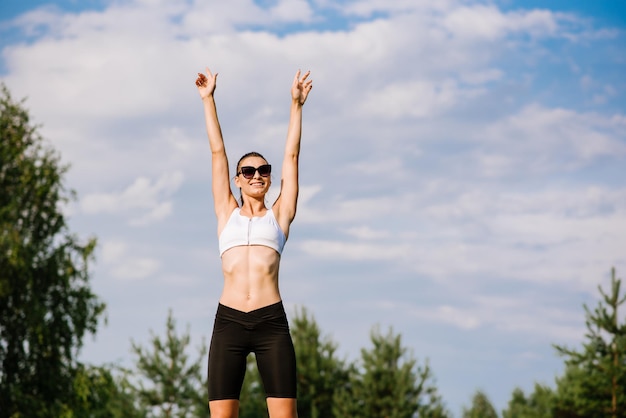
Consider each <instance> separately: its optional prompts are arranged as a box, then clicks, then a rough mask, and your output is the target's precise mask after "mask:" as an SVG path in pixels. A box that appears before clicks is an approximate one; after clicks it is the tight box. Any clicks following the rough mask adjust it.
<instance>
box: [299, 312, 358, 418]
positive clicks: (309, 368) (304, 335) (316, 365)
mask: <svg viewBox="0 0 626 418" xmlns="http://www.w3.org/2000/svg"><path fill="white" fill-rule="evenodd" d="M291 334H292V337H293V341H294V346H295V350H296V358H297V370H298V373H297V374H298V417H299V418H330V417H332V416H333V412H332V410H333V397H334V394H335V392H336V391H337V390H338V389H339V388H341V387H344V386H345V385H346V383H347V382H348V371H347V369H346V366H345V362H344V361H342V360H339V359H338V358H337V357H336V355H335V353H336V350H337V345H336V344H335V343H334V342H332V341H331V340H330V339H329V338H322V336H321V331H320V329H319V326H318V325H317V323H316V322H315V318H314V317H313V316H312V315H309V313H308V312H307V310H306V309H305V308H301V309H300V310H299V311H297V312H296V315H295V318H294V319H293V322H292V326H291Z"/></svg>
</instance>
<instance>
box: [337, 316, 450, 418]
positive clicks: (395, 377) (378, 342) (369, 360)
mask: <svg viewBox="0 0 626 418" xmlns="http://www.w3.org/2000/svg"><path fill="white" fill-rule="evenodd" d="M370 338H371V342H372V344H373V347H372V348H371V349H370V350H366V349H362V350H361V360H360V364H359V365H358V366H357V365H351V367H350V368H349V382H348V384H347V386H346V387H343V388H341V389H340V390H339V391H338V392H337V393H336V394H335V397H334V407H333V412H334V416H337V417H361V418H380V417H384V418H411V417H414V416H417V415H418V413H419V416H420V417H444V416H447V412H446V411H445V410H444V408H443V406H442V405H441V401H440V399H439V396H438V395H437V393H436V389H435V387H434V386H433V385H432V384H431V383H430V379H431V378H432V376H431V371H430V367H429V366H428V363H426V365H425V366H424V367H421V366H419V365H418V364H417V360H416V359H415V358H413V356H412V355H410V354H409V353H408V351H407V349H406V348H405V347H403V346H402V341H401V337H400V335H396V334H394V333H393V330H391V329H390V330H389V332H388V333H387V334H386V335H382V334H381V333H380V331H379V329H378V328H376V327H375V328H374V329H373V330H372V332H371V335H370Z"/></svg>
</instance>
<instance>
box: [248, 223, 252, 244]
mask: <svg viewBox="0 0 626 418" xmlns="http://www.w3.org/2000/svg"><path fill="white" fill-rule="evenodd" d="M251 227H252V218H248V245H250V229H251Z"/></svg>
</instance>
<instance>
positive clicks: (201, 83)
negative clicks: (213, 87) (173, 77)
mask: <svg viewBox="0 0 626 418" xmlns="http://www.w3.org/2000/svg"><path fill="white" fill-rule="evenodd" d="M207 81H208V80H207V78H206V76H205V75H204V74H202V73H198V78H196V86H197V87H206V85H207Z"/></svg>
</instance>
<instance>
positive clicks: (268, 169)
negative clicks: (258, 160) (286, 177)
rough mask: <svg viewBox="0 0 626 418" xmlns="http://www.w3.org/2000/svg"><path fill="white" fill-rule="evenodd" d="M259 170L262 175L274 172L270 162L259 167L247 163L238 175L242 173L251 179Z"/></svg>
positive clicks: (265, 175)
mask: <svg viewBox="0 0 626 418" xmlns="http://www.w3.org/2000/svg"><path fill="white" fill-rule="evenodd" d="M257 171H258V172H259V174H260V175H261V176H262V177H267V176H269V175H270V174H272V166H271V165H270V164H264V165H261V166H258V167H251V166H249V165H247V166H245V167H241V171H239V173H237V175H239V174H242V175H243V176H244V177H245V178H247V179H251V178H252V177H254V173H255V172H257Z"/></svg>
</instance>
